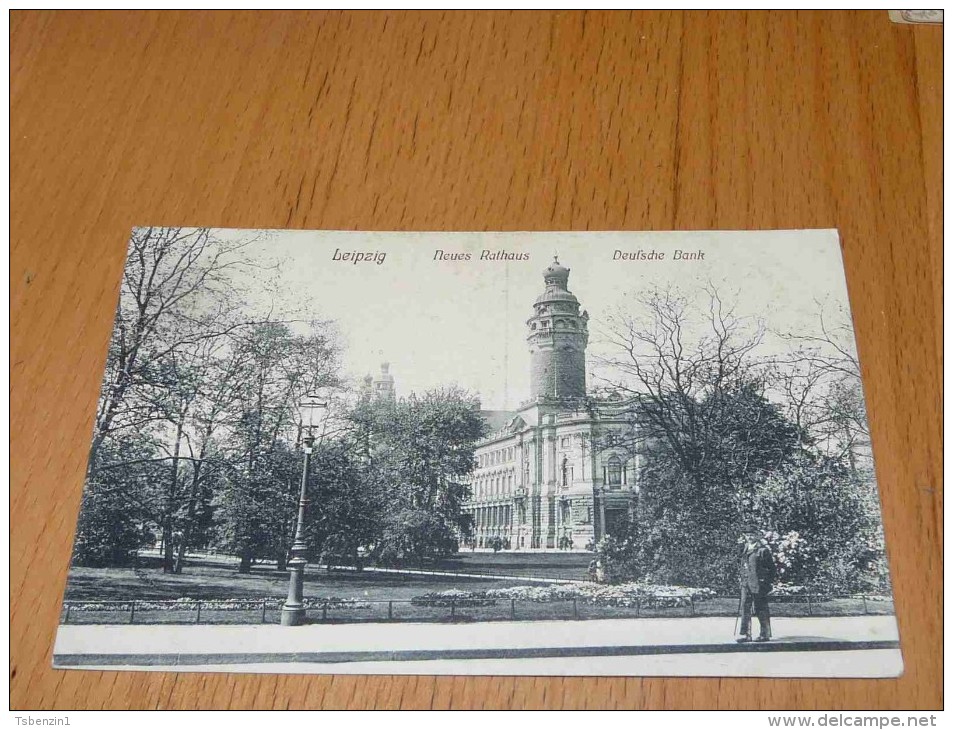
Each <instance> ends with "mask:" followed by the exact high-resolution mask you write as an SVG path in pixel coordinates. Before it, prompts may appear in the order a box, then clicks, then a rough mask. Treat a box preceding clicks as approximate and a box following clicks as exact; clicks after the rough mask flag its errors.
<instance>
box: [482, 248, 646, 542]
mask: <svg viewBox="0 0 953 730" xmlns="http://www.w3.org/2000/svg"><path fill="white" fill-rule="evenodd" d="M543 281H544V285H545V289H544V291H543V293H542V294H540V295H539V297H537V299H536V301H535V302H534V303H533V313H532V315H531V316H530V318H529V319H528V320H527V322H526V327H527V333H526V340H527V344H528V346H529V350H530V362H531V372H530V392H531V399H530V400H529V401H527V402H526V403H523V404H522V405H521V406H520V407H519V409H518V410H516V411H514V412H505V411H484V412H483V413H484V417H485V418H486V420H487V422H488V424H489V425H490V428H491V431H492V433H491V434H490V435H489V436H488V437H487V438H486V439H484V440H483V441H481V442H480V443H479V444H478V445H477V448H476V454H475V457H476V463H475V466H474V472H473V475H472V479H471V485H470V486H471V495H472V496H471V499H470V501H469V502H468V503H467V504H466V505H465V507H464V509H465V512H467V513H468V514H470V515H471V519H472V524H473V547H479V548H488V547H494V546H498V547H502V548H503V549H510V550H545V549H577V550H580V549H585V548H587V547H588V546H590V545H591V544H592V543H593V542H598V541H599V540H601V539H602V538H603V537H605V536H606V535H607V534H611V532H612V529H613V526H614V525H616V524H618V523H619V521H620V520H622V519H624V518H626V517H628V516H630V515H631V514H632V512H633V511H634V510H635V508H636V500H637V498H638V484H637V479H636V475H637V473H638V458H639V457H638V454H637V453H634V452H633V450H632V447H631V444H632V443H633V442H634V440H633V439H632V438H628V436H629V435H630V434H628V431H627V429H628V428H629V426H628V422H627V420H626V418H625V417H624V416H625V410H626V407H625V404H624V403H622V402H620V401H606V402H596V401H594V400H593V399H591V398H589V397H588V396H587V392H586V346H587V344H588V339H589V328H588V323H589V315H588V314H587V313H586V311H585V310H582V311H580V304H579V301H578V299H576V297H575V295H574V294H573V293H572V292H571V291H569V287H568V283H569V269H567V268H565V267H563V266H561V265H560V264H559V261H558V260H555V261H554V262H553V263H552V264H551V265H550V266H548V267H547V268H546V269H545V271H544V272H543Z"/></svg>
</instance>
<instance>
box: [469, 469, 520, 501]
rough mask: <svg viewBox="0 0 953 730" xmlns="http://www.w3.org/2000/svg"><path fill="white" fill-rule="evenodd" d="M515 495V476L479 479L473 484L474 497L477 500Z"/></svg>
mask: <svg viewBox="0 0 953 730" xmlns="http://www.w3.org/2000/svg"><path fill="white" fill-rule="evenodd" d="M512 493H513V475H512V474H509V475H507V476H501V477H495V478H493V479H477V480H476V481H475V482H473V496H474V497H475V498H476V499H487V498H490V497H498V496H500V495H505V494H512Z"/></svg>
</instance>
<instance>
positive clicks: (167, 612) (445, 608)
mask: <svg viewBox="0 0 953 730" xmlns="http://www.w3.org/2000/svg"><path fill="white" fill-rule="evenodd" d="M283 602H284V599H283V598H272V597H266V598H254V599H239V600H235V599H230V600H222V599H219V600H215V599H208V600H191V599H187V600H133V601H77V600H67V601H64V602H63V609H62V613H61V616H60V622H61V623H64V624H189V623H192V624H273V623H279V621H280V616H281V606H282V604H283ZM739 602H740V599H739V597H738V596H718V597H715V598H707V599H704V600H699V599H695V598H684V599H679V600H678V601H675V602H673V601H672V599H657V598H640V599H634V598H633V599H628V600H626V601H624V602H622V603H620V604H618V605H606V604H594V603H590V602H588V601H584V600H582V599H580V598H575V599H571V598H569V599H561V600H556V601H531V600H523V599H515V598H462V599H461V598H432V597H427V598H415V599H377V600H363V599H337V598H335V599H330V598H329V599H321V598H315V599H308V600H307V601H306V603H305V607H306V615H307V621H308V622H309V623H386V622H406V623H453V622H473V621H553V620H566V621H573V620H575V621H580V620H586V619H617V618H691V617H702V616H709V617H718V616H728V617H733V616H736V615H737V614H738V608H739ZM770 604H771V613H772V616H776V617H807V616H872V615H892V614H893V612H894V606H893V599H892V598H890V597H887V596H873V595H852V596H822V595H813V594H812V595H792V596H777V597H772V598H771V599H770Z"/></svg>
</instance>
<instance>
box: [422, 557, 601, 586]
mask: <svg viewBox="0 0 953 730" xmlns="http://www.w3.org/2000/svg"><path fill="white" fill-rule="evenodd" d="M592 558H593V555H592V554H591V553H508V552H500V553H476V552H473V553H470V552H466V551H462V552H460V553H457V554H456V555H454V556H453V557H450V558H445V559H443V560H439V561H436V562H435V563H433V564H432V566H429V567H433V569H434V570H453V571H457V572H460V573H491V574H505V575H521V576H527V577H531V578H570V579H573V580H583V579H585V578H586V572H587V570H588V569H589V562H590V561H591V560H592Z"/></svg>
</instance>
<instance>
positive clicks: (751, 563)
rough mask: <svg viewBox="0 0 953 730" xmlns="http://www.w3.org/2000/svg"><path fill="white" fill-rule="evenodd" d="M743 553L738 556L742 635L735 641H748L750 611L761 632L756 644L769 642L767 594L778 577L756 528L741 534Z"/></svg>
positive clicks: (770, 555)
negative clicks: (739, 558)
mask: <svg viewBox="0 0 953 730" xmlns="http://www.w3.org/2000/svg"><path fill="white" fill-rule="evenodd" d="M743 537H744V543H745V547H744V552H743V554H742V557H741V606H740V608H741V635H740V636H739V637H738V639H737V641H738V642H739V643H744V642H747V641H751V608H752V605H753V606H754V613H755V615H756V616H757V617H758V623H759V624H760V627H761V631H760V633H759V635H758V638H757V639H755V641H770V640H771V612H770V611H769V609H768V594H769V593H770V592H771V588H772V587H773V584H774V579H775V577H776V576H777V567H776V566H775V564H774V556H773V555H772V554H771V549H770V548H769V547H768V545H767V543H765V541H764V539H763V538H762V537H761V532H760V531H759V530H758V529H756V528H748V529H746V530H745V531H744V534H743Z"/></svg>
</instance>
